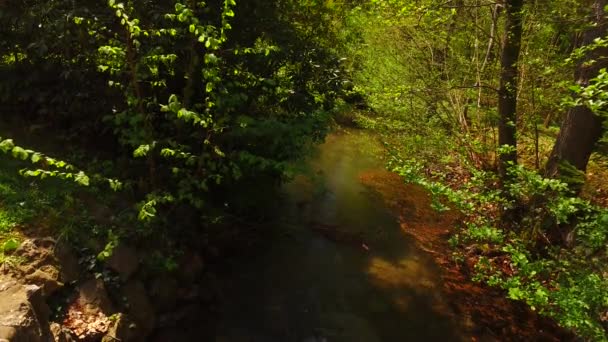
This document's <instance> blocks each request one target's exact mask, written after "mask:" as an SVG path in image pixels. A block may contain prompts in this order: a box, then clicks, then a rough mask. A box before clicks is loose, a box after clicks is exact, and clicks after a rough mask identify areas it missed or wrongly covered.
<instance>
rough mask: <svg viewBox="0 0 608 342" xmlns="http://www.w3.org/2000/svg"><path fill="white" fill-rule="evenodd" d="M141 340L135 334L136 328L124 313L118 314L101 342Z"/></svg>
mask: <svg viewBox="0 0 608 342" xmlns="http://www.w3.org/2000/svg"><path fill="white" fill-rule="evenodd" d="M138 340H141V339H140V338H138V336H137V329H136V327H135V325H134V324H133V322H132V321H131V320H130V319H129V318H128V317H127V315H125V314H122V313H121V314H118V316H117V317H116V318H115V321H114V323H113V324H112V326H111V327H110V329H109V330H108V333H107V334H106V336H104V337H103V338H102V339H101V341H102V342H116V341H121V342H129V341H138Z"/></svg>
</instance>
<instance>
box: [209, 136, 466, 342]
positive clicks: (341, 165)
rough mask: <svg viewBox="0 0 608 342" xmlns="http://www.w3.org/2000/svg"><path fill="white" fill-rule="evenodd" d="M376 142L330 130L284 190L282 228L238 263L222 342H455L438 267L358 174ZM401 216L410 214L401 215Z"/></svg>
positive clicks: (230, 281)
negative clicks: (282, 230) (323, 141)
mask: <svg viewBox="0 0 608 342" xmlns="http://www.w3.org/2000/svg"><path fill="white" fill-rule="evenodd" d="M379 155H381V153H380V146H379V144H378V142H377V141H375V139H374V138H373V137H371V136H370V135H368V134H367V133H365V132H360V131H356V130H345V131H340V132H337V133H333V134H331V135H330V136H328V137H327V139H326V142H325V143H324V144H322V145H320V146H319V147H318V151H317V153H316V154H315V155H314V156H313V157H311V158H310V160H309V161H308V162H307V163H308V168H309V172H306V173H305V174H302V175H300V176H298V177H296V178H295V179H294V180H293V181H292V182H291V183H289V184H287V185H286V186H285V187H284V193H285V201H284V202H285V205H284V207H283V208H282V209H281V210H278V211H277V213H276V215H277V216H278V218H279V221H281V222H284V224H283V225H284V227H282V228H283V229H284V231H285V233H284V234H279V236H278V237H276V241H272V243H269V244H268V245H267V246H266V248H265V249H264V250H263V251H261V252H260V253H259V254H257V255H256V257H255V258H253V257H252V258H249V259H248V260H245V261H243V260H242V259H241V260H239V261H238V263H237V262H235V263H234V265H232V266H231V269H230V271H229V273H230V275H229V276H228V277H226V278H227V279H226V280H225V281H224V283H223V284H222V288H223V290H224V294H223V296H224V297H225V298H224V302H225V303H224V307H223V308H222V314H221V318H220V322H219V326H218V334H217V336H218V337H217V341H229V342H232V341H235V342H236V341H256V342H257V341H285V342H289V341H294V342H312V341H318V342H320V341H327V342H333V341H344V342H346V341H348V342H356V341H362V342H375V341H390V342H392V341H458V340H461V339H462V337H461V336H462V334H461V332H460V331H459V329H458V328H457V326H456V325H455V324H453V322H452V319H451V318H450V309H449V308H448V305H447V303H446V302H445V300H443V298H442V294H441V284H440V281H441V280H440V275H439V268H438V267H437V266H436V265H435V264H434V263H433V261H432V259H431V258H430V257H429V256H427V255H426V254H425V252H423V251H420V250H419V249H417V248H416V246H415V243H414V241H412V238H410V237H408V236H406V235H405V234H404V233H403V232H402V230H401V228H400V226H399V223H398V220H397V218H396V217H395V216H394V214H393V213H391V211H390V209H389V208H387V207H386V205H385V204H384V203H383V201H382V200H381V198H380V197H379V196H377V195H376V194H374V193H373V192H372V191H371V190H369V189H368V188H366V187H365V186H364V185H363V184H361V182H360V180H359V176H360V175H361V174H362V173H363V172H368V171H370V170H378V172H383V171H381V170H382V168H383V161H382V160H381V159H380V158H379V157H377V156H379ZM402 219H403V218H402Z"/></svg>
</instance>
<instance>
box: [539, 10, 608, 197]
mask: <svg viewBox="0 0 608 342" xmlns="http://www.w3.org/2000/svg"><path fill="white" fill-rule="evenodd" d="M604 6H606V0H594V1H593V4H592V6H591V8H592V19H591V20H590V23H591V27H590V28H589V29H588V30H587V31H586V32H585V33H584V35H583V40H582V44H583V46H584V45H589V44H591V43H593V40H594V39H595V38H600V37H604V36H605V35H606V34H607V33H608V25H607V21H606V18H605V15H606V13H605V10H604ZM587 8H589V7H587ZM592 61H595V62H592ZM606 67H608V48H597V49H594V50H593V51H590V52H588V53H587V55H586V56H585V57H584V58H583V59H582V60H581V61H580V62H579V64H578V65H577V68H576V71H575V74H574V78H575V80H576V83H577V84H579V85H581V86H583V87H584V86H587V85H588V84H589V80H591V79H592V78H594V77H595V76H597V74H598V72H599V70H600V69H602V68H606ZM602 133H603V129H602V119H601V118H600V117H599V116H598V115H596V114H595V113H593V112H592V111H591V109H589V108H588V107H586V106H576V107H573V108H571V109H570V110H569V111H568V113H567V114H566V117H565V118H564V121H563V122H562V124H561V128H560V131H559V134H558V136H557V141H556V142H555V145H554V146H553V151H552V152H551V155H550V157H549V160H548V162H547V166H546V170H545V174H546V175H547V176H548V177H552V178H561V179H563V180H564V181H566V182H568V183H569V184H570V187H571V188H572V189H573V190H575V191H577V192H578V191H580V189H581V186H582V184H583V182H584V172H585V170H586V169H587V163H588V162H589V157H590V156H591V153H592V152H593V150H594V147H595V144H596V143H597V142H598V140H599V139H600V138H601V136H602Z"/></svg>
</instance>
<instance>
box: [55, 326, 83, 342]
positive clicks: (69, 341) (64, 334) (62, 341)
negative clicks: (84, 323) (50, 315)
mask: <svg viewBox="0 0 608 342" xmlns="http://www.w3.org/2000/svg"><path fill="white" fill-rule="evenodd" d="M51 333H52V334H53V339H54V341H55V342H76V341H77V338H76V337H75V336H74V335H73V334H72V332H71V331H70V330H69V329H66V328H64V327H63V326H61V324H59V323H51Z"/></svg>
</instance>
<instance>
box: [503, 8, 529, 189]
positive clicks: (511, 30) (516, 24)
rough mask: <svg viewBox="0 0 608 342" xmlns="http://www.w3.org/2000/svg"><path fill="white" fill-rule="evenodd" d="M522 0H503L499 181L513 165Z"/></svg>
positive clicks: (515, 159) (515, 141) (515, 157)
mask: <svg viewBox="0 0 608 342" xmlns="http://www.w3.org/2000/svg"><path fill="white" fill-rule="evenodd" d="M523 2H524V1H523V0H505V4H504V5H505V13H506V24H505V25H506V27H505V36H504V38H503V44H502V56H501V59H500V63H501V67H500V68H501V71H500V89H499V90H498V115H499V122H498V145H499V146H500V147H503V146H505V145H506V146H508V147H509V151H506V152H504V153H501V154H500V156H499V158H500V159H499V165H498V169H499V172H500V175H501V177H502V178H503V180H504V179H505V178H506V175H507V168H508V167H509V165H511V164H516V163H517V139H516V127H517V125H516V123H517V74H518V60H519V51H520V48H521V34H522V7H523Z"/></svg>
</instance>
